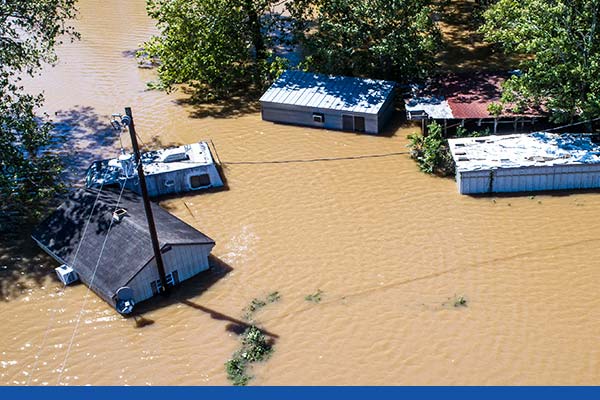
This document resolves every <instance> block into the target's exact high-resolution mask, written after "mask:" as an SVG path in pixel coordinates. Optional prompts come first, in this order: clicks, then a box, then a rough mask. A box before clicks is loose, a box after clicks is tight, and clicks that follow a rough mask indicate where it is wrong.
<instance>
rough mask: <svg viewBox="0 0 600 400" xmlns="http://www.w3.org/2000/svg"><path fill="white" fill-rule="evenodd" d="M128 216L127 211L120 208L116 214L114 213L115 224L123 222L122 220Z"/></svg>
mask: <svg viewBox="0 0 600 400" xmlns="http://www.w3.org/2000/svg"><path fill="white" fill-rule="evenodd" d="M125 215H127V210H126V209H124V208H119V209H117V210H116V211H115V212H113V215H112V220H113V222H117V223H118V222H121V220H122V219H123V218H124V217H125Z"/></svg>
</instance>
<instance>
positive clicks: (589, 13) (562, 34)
mask: <svg viewBox="0 0 600 400" xmlns="http://www.w3.org/2000/svg"><path fill="white" fill-rule="evenodd" d="M599 17H600V1H598V0H574V1H572V0H553V1H545V0H524V1H519V2H516V1H513V0H498V1H497V2H495V3H494V4H493V5H491V6H490V7H489V8H488V9H487V10H486V11H485V13H484V18H485V24H484V25H483V27H482V32H483V33H484V34H485V38H486V40H488V41H491V42H494V43H498V44H500V45H502V46H503V48H504V49H505V51H506V52H508V53H509V54H515V55H520V56H522V57H521V59H522V69H523V73H522V74H521V75H518V76H513V77H512V78H511V79H509V80H508V81H507V82H506V84H505V87H504V89H505V91H504V93H505V95H504V100H505V101H515V100H518V101H519V102H521V103H531V102H533V103H534V104H537V103H540V102H544V103H545V104H546V106H547V107H548V108H549V110H550V111H551V112H552V117H553V119H554V120H556V121H558V122H565V121H573V120H574V119H575V118H578V117H582V118H585V119H587V118H593V117H597V116H598V115H599V114H600V80H599V79H598V76H600V29H599V27H598V22H599V21H598V18H599Z"/></svg>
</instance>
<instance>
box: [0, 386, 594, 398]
mask: <svg viewBox="0 0 600 400" xmlns="http://www.w3.org/2000/svg"><path fill="white" fill-rule="evenodd" d="M337 398H342V399H343V400H351V399H360V400H370V399H377V400H379V399H394V400H395V399H400V398H402V399H436V400H438V399H439V400H449V399H457V400H469V399H477V400H491V399H502V400H505V399H508V400H516V399H528V400H529V399H531V400H534V399H538V398H539V399H542V400H549V399H569V400H570V399H576V400H587V399H590V400H592V399H593V400H597V399H600V388H598V387H487V386H486V387H337V386H333V387H331V386H327V387H288V386H281V387H279V386H277V387H181V386H177V387H150V386H148V387H138V386H135V387H134V386H128V387H112V386H76V387H70V386H69V387H8V386H4V387H0V399H2V400H8V399H11V400H12V399H18V400H25V399H36V400H37V399H43V400H50V399H60V400H69V399H77V400H80V399H81V400H96V399H98V400H100V399H102V400H104V399H107V400H113V399H114V400H124V399H131V400H133V399H144V400H150V399H160V400H212V399H235V400H242V399H243V400H252V399H256V400H270V399H273V400H296V399H298V400H316V399H327V400H334V399H337Z"/></svg>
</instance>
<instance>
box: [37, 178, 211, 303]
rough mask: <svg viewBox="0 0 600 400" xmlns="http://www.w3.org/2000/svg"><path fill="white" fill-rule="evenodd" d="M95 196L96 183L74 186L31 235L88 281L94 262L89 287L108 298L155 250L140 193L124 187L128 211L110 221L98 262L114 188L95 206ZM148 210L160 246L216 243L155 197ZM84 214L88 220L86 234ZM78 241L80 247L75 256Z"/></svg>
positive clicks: (122, 204) (123, 205)
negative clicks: (174, 213) (81, 187)
mask: <svg viewBox="0 0 600 400" xmlns="http://www.w3.org/2000/svg"><path fill="white" fill-rule="evenodd" d="M97 196H98V191H97V190H96V189H86V190H78V191H76V192H75V193H73V194H72V195H71V196H69V198H68V199H67V200H66V201H65V202H64V203H63V204H62V205H61V206H60V207H58V209H57V210H56V211H55V212H54V213H52V214H51V215H50V216H49V217H48V218H46V219H45V220H44V221H43V222H42V223H41V224H40V225H39V226H38V227H37V228H36V230H35V231H34V233H33V234H32V237H33V239H34V240H35V241H36V242H38V244H40V245H41V246H42V248H43V249H44V250H45V251H47V252H48V253H49V254H50V255H51V256H53V257H54V258H55V259H57V260H59V261H61V262H64V263H66V264H68V265H70V266H71V267H73V269H75V271H76V272H77V273H78V274H79V277H80V278H81V280H82V281H83V282H84V283H86V284H87V285H90V282H91V281H92V276H93V274H94V270H95V269H96V264H98V267H97V270H96V274H95V276H94V279H93V284H92V286H91V289H92V290H94V291H95V292H96V293H98V295H100V297H102V298H104V299H105V300H106V301H108V302H110V303H112V296H113V295H114V294H115V292H116V291H117V290H118V289H119V288H120V287H122V286H124V285H126V284H127V283H128V282H129V281H130V280H131V279H132V278H133V277H134V276H135V275H136V274H137V273H138V272H139V271H140V270H142V269H143V268H144V266H145V265H146V264H148V262H149V261H150V260H152V259H153V258H154V252H153V250H152V242H151V240H150V233H149V231H148V224H147V221H146V215H145V212H144V205H143V203H142V200H141V197H140V196H138V195H137V194H135V193H132V192H130V191H128V190H125V191H124V192H123V196H122V198H121V201H120V203H119V208H123V209H125V210H127V214H126V216H125V217H123V219H122V220H121V222H118V223H113V224H112V227H111V229H110V234H109V235H108V239H107V240H106V244H105V249H104V251H103V252H102V256H101V258H100V262H99V263H98V258H99V257H100V251H101V248H102V245H103V243H104V240H105V238H106V237H107V232H108V227H109V226H110V223H111V219H112V214H113V211H114V210H115V206H116V203H117V199H118V193H115V192H113V191H112V190H107V189H105V190H103V191H102V192H101V193H100V195H99V197H98V202H97V204H96V206H95V207H94V202H95V200H96V197H97ZM92 208H93V210H92ZM152 211H153V214H154V220H155V222H156V229H157V232H158V239H159V242H160V246H161V248H163V247H164V246H166V245H182V244H213V245H214V243H215V242H214V241H213V240H212V239H211V238H209V237H208V236H206V235H204V234H203V233H201V232H199V231H198V230H196V229H194V228H193V227H191V226H190V225H188V224H186V223H185V222H183V221H181V220H180V219H178V218H176V217H175V216H173V215H171V214H170V213H168V212H167V211H165V210H163V209H162V208H160V207H159V206H158V205H157V204H155V203H152ZM88 218H90V224H89V226H88V228H87V231H86V232H85V236H84V235H83V233H84V230H85V226H86V223H87V220H88ZM82 238H83V240H82ZM78 246H81V247H80V249H79V253H78V254H77V259H76V260H75V259H74V258H75V253H76V251H77V248H78Z"/></svg>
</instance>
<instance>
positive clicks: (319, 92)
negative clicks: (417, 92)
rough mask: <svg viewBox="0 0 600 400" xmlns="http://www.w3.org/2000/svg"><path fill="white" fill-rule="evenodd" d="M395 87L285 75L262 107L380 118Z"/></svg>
mask: <svg viewBox="0 0 600 400" xmlns="http://www.w3.org/2000/svg"><path fill="white" fill-rule="evenodd" d="M394 86H395V83H394V82H392V81H382V80H374V79H362V78H353V77H347V76H330V75H322V74H314V73H310V72H303V71H293V70H288V71H285V72H284V73H283V74H281V76H280V77H279V79H277V80H276V81H275V82H274V83H273V85H271V87H270V88H269V89H268V90H267V91H266V92H265V93H264V94H263V95H262V97H261V98H260V101H261V103H276V104H285V105H289V106H296V107H308V108H311V109H329V110H339V111H348V112H354V113H364V114H377V113H378V112H379V110H380V109H381V107H382V106H383V104H384V103H385V101H386V100H387V99H388V97H389V96H390V95H391V94H392V92H393V90H394Z"/></svg>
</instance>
